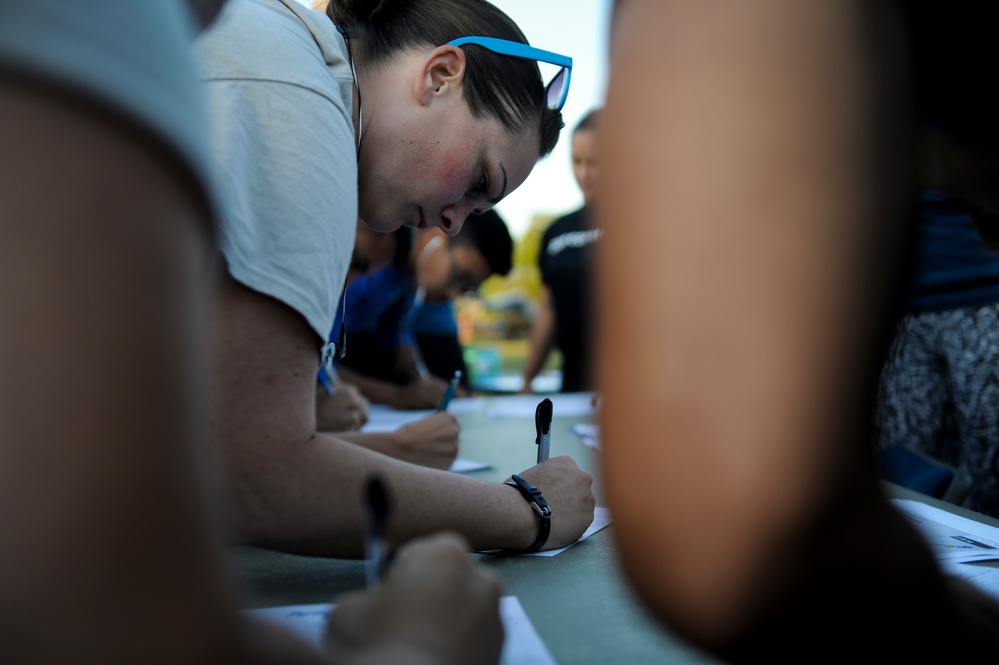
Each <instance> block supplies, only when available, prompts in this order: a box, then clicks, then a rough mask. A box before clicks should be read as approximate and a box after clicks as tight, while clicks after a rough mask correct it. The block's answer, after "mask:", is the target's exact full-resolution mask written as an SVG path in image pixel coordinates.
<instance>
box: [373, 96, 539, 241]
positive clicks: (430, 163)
mask: <svg viewBox="0 0 999 665" xmlns="http://www.w3.org/2000/svg"><path fill="white" fill-rule="evenodd" d="M451 93H452V94H449V95H443V96H441V97H440V98H434V99H433V100H432V103H429V104H400V105H398V106H396V107H394V108H392V109H391V110H390V112H391V115H387V113H388V112H389V110H388V109H382V110H381V111H380V113H381V114H382V117H380V118H379V119H378V126H377V128H376V127H375V126H374V125H372V127H371V129H370V131H368V132H366V133H365V136H364V139H363V141H362V144H361V158H360V161H359V164H358V181H359V188H360V193H359V205H360V213H359V214H360V217H361V218H362V219H363V220H364V223H365V224H367V225H368V226H369V227H371V228H372V229H375V230H377V231H382V232H388V231H392V230H394V229H397V228H399V227H400V226H412V227H416V228H421V229H422V228H428V227H432V226H439V227H440V228H441V229H442V230H443V231H444V232H445V233H447V234H448V235H454V234H456V233H457V232H458V230H459V229H460V228H461V225H462V223H463V222H464V221H465V218H466V217H467V216H468V215H469V214H470V213H471V212H472V211H473V210H480V211H481V210H486V209H488V208H491V207H493V206H494V205H495V204H496V203H497V202H498V201H499V200H500V199H502V198H503V197H505V196H506V195H507V194H509V193H510V192H512V191H513V190H514V189H516V188H517V187H519V186H520V185H521V183H523V182H524V180H526V179H527V176H528V175H529V174H530V172H531V170H532V169H533V168H534V165H535V164H536V163H537V161H538V145H539V139H538V135H537V130H536V129H532V131H530V132H523V133H521V134H518V135H514V134H511V133H509V132H508V131H507V130H506V129H505V128H504V127H503V125H502V124H501V123H500V121H499V120H496V119H494V118H490V117H486V118H476V117H474V116H473V115H472V112H471V110H469V108H468V105H467V104H466V103H465V101H464V98H463V97H462V95H461V94H460V87H458V88H454V89H452V91H451ZM455 93H457V94H455Z"/></svg>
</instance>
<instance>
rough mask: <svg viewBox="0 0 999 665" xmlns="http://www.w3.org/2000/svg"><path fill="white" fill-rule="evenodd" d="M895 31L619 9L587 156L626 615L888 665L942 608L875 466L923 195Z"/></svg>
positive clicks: (729, 647) (853, 20)
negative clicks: (898, 302)
mask: <svg viewBox="0 0 999 665" xmlns="http://www.w3.org/2000/svg"><path fill="white" fill-rule="evenodd" d="M883 10H884V3H860V2H838V1H837V2H809V3H799V2H795V1H794V0H771V1H767V2H755V3H752V4H751V5H749V4H740V3H730V2H725V1H724V0H721V1H713V0H709V1H706V2H696V3H689V2H645V1H641V0H639V1H629V2H621V3H619V4H618V7H617V15H616V20H617V25H616V28H615V30H614V34H613V49H612V55H611V64H612V75H611V83H610V88H609V91H608V96H607V100H608V101H607V106H606V110H605V115H604V116H603V118H602V119H601V130H600V132H601V134H600V141H601V144H600V149H599V152H600V154H601V157H602V160H603V163H602V173H601V175H602V176H603V177H602V179H601V188H602V191H601V195H600V197H599V199H598V200H599V202H600V208H599V211H598V212H599V214H600V215H601V217H602V222H601V225H602V226H603V227H605V228H608V229H615V231H614V232H613V233H608V234H607V235H606V236H605V237H604V240H603V242H602V247H601V252H602V254H601V257H600V279H599V281H598V284H599V304H600V308H601V309H600V319H599V320H600V336H601V338H602V339H605V340H608V341H609V340H613V344H611V343H609V342H605V343H603V344H602V345H601V348H606V349H612V352H608V353H606V354H603V355H602V356H601V357H600V359H599V361H600V366H599V372H600V386H601V391H602V392H603V394H604V402H603V411H602V415H603V419H602V422H603V426H604V427H603V432H604V437H605V446H604V456H603V464H604V473H605V476H604V480H605V483H606V485H605V487H606V489H607V492H608V499H609V503H610V506H611V509H612V510H613V512H614V515H615V528H616V529H617V533H618V539H619V543H620V547H621V552H622V558H623V561H624V564H625V567H626V570H627V571H628V574H629V576H630V577H631V578H632V580H633V581H634V582H635V587H636V589H637V590H638V592H639V593H640V594H642V596H643V598H644V599H645V600H646V601H647V602H648V603H649V605H650V606H651V607H652V608H653V609H654V610H655V611H656V613H657V614H658V615H659V616H660V617H661V618H663V619H664V620H665V621H667V622H668V623H669V625H670V626H671V627H672V628H673V629H675V630H677V631H679V633H680V634H681V635H684V636H686V637H687V638H689V639H692V640H694V641H695V642H697V643H698V644H701V645H703V646H707V647H708V648H711V649H715V650H718V651H722V652H725V653H728V654H729V655H734V654H738V653H740V650H742V653H743V654H745V653H749V654H750V655H752V654H754V653H755V655H757V656H762V655H766V654H768V653H769V655H770V656H771V657H774V656H775V654H780V653H781V650H782V649H785V650H786V649H790V648H791V647H792V646H793V644H794V642H793V641H791V642H788V641H785V643H784V644H783V645H782V644H781V643H780V642H779V636H780V634H781V633H780V629H781V628H782V627H783V628H784V629H785V630H788V631H789V632H791V633H792V634H793V632H794V631H800V633H799V634H798V635H797V637H798V638H800V639H801V641H802V642H804V643H808V641H807V640H805V639H804V637H803V636H804V635H806V634H807V635H809V636H810V637H816V638H817V639H820V638H825V639H827V640H828V641H829V642H830V643H835V644H837V645H840V646H838V647H837V648H847V646H852V647H855V646H856V645H857V644H859V643H860V641H861V640H862V639H863V638H864V637H865V636H869V635H870V634H871V633H872V631H878V630H880V631H881V633H880V634H879V637H878V638H877V639H880V640H881V644H880V645H879V646H880V647H882V648H884V646H885V639H886V636H888V635H892V634H895V635H896V636H897V635H898V633H892V631H891V630H888V629H887V625H888V623H890V622H891V621H896V620H897V617H899V616H910V617H911V616H916V615H917V611H916V610H912V613H911V614H905V612H904V611H903V612H901V613H897V612H896V611H897V610H904V609H905V606H906V603H907V602H908V601H909V600H919V599H922V600H920V601H919V602H913V603H911V605H912V607H916V606H917V605H918V607H919V608H920V609H925V608H926V607H932V606H933V602H934V601H935V600H938V599H939V598H940V595H939V592H940V585H941V580H940V577H939V575H938V574H937V573H935V571H934V568H935V566H934V565H933V563H932V561H931V560H930V559H929V557H928V554H927V553H926V551H925V549H924V548H922V547H921V546H920V545H919V539H918V538H917V537H916V536H915V534H914V533H913V532H912V531H911V529H908V528H907V526H906V525H905V524H901V523H900V520H899V518H898V516H897V515H895V514H894V513H893V511H891V510H890V509H889V507H888V505H887V503H886V502H885V501H884V499H883V498H882V497H881V496H880V494H879V489H878V487H877V484H876V480H875V473H874V469H873V465H872V463H871V459H870V454H869V448H868V435H869V422H868V414H869V405H870V404H871V401H870V400H871V398H872V396H873V392H872V390H871V388H872V387H873V386H874V385H875V380H876V377H877V370H878V367H879V361H880V352H881V349H882V348H883V347H882V342H883V341H884V340H885V339H887V331H888V330H889V323H890V316H891V313H892V312H893V309H892V304H893V301H892V300H891V296H892V287H893V285H894V283H895V282H896V280H897V278H898V277H897V275H898V274H899V257H900V255H901V251H902V247H904V245H905V243H904V237H905V236H904V229H903V224H902V221H903V215H902V214H901V212H902V210H901V207H900V205H899V202H905V201H907V200H908V196H907V195H908V193H909V189H908V184H909V180H908V175H909V171H908V167H907V165H906V164H905V162H904V161H894V160H893V159H891V157H893V156H899V155H902V156H904V154H905V146H906V145H907V143H906V142H907V140H908V133H907V124H906V115H905V113H904V112H902V110H900V109H901V107H900V106H898V105H895V106H892V105H891V104H890V103H888V102H890V101H891V100H888V99H886V97H891V96H892V95H895V100H896V101H897V100H899V99H901V98H902V97H901V93H900V91H899V90H896V89H894V88H893V87H892V86H893V82H901V81H904V75H902V74H901V73H900V72H901V69H900V68H899V69H897V70H893V71H894V75H893V76H882V75H883V74H884V73H885V72H886V71H888V70H889V69H890V68H891V67H892V66H894V65H899V60H898V58H897V56H892V53H898V52H899V51H898V49H897V48H896V47H897V45H898V33H897V31H893V30H892V29H891V24H890V23H887V22H886V20H885V19H886V15H885V14H884V13H883ZM879 49H883V50H882V51H880V52H879ZM893 49H896V50H894V51H893ZM893 57H894V58H895V59H894V60H893V59H892V58H893ZM882 96H883V97H882ZM851 594H855V595H856V596H857V597H858V598H877V599H878V601H877V602H874V605H875V606H877V610H870V609H869V608H870V607H871V604H870V603H865V601H864V600H859V601H858V602H853V601H852V598H851V596H850V595H851ZM879 602H883V603H884V604H882V605H879V604H878V603H879ZM843 607H848V608H849V609H848V610H847V611H846V614H845V615H844V616H839V615H838V614H837V613H839V612H840V610H841V609H842V608H843ZM888 607H891V610H890V611H889V610H888V609H887V608H888ZM834 608H835V609H834ZM888 617H891V618H888ZM865 621H866V625H865ZM833 626H837V628H836V629H833ZM834 630H835V635H833V634H832V632H833V631H834ZM844 640H846V641H844ZM889 640H890V638H889ZM814 643H819V642H814ZM822 643H823V644H824V643H825V642H822ZM823 648H824V647H823ZM754 649H761V650H762V651H755V652H754V651H753V650H754ZM787 655H788V654H787V653H786V652H785V653H784V656H787ZM777 659H778V660H780V658H779V657H778V658H777Z"/></svg>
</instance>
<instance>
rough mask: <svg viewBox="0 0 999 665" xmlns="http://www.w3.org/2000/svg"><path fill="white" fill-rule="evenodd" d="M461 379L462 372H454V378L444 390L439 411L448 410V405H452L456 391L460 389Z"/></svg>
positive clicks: (457, 370) (438, 406) (438, 407)
mask: <svg viewBox="0 0 999 665" xmlns="http://www.w3.org/2000/svg"><path fill="white" fill-rule="evenodd" d="M459 379H461V370H460V369H456V370H454V376H452V377H451V382H450V383H448V384H447V388H445V389H444V395H442V396H441V403H440V404H438V405H437V410H438V411H446V410H447V405H448V404H450V403H451V399H452V398H453V397H454V391H455V390H457V389H458V380H459Z"/></svg>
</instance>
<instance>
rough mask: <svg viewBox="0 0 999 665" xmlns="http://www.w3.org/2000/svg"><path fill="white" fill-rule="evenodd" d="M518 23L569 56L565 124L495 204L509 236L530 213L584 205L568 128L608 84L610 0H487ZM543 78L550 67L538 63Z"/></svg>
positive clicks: (519, 231)
mask: <svg viewBox="0 0 999 665" xmlns="http://www.w3.org/2000/svg"><path fill="white" fill-rule="evenodd" d="M491 1H492V3H493V4H494V5H496V6H497V7H499V8H500V9H502V10H503V11H504V12H506V14H507V15H508V16H509V17H510V18H512V19H513V20H514V22H516V23H517V25H519V26H520V29H521V30H523V32H524V35H525V36H526V37H527V41H528V42H530V44H531V45H532V46H536V47H538V48H542V49H545V50H546V51H555V52H556V53H561V54H563V55H568V56H570V57H571V58H572V80H571V81H570V84H569V97H568V99H566V102H565V106H564V107H563V108H562V117H563V119H564V120H565V129H563V130H562V136H561V137H560V138H559V142H558V145H557V146H556V147H555V150H554V151H553V152H552V154H551V155H549V156H548V157H547V158H545V159H544V160H543V161H541V162H540V163H539V164H538V165H537V167H535V169H534V171H533V172H532V173H531V175H530V176H529V177H528V178H527V180H526V181H525V182H524V184H523V185H521V186H520V188H518V189H517V190H516V191H514V192H513V193H512V194H510V195H509V196H507V197H506V198H505V199H504V200H503V201H501V202H500V203H499V204H498V205H497V206H496V211H497V212H499V214H500V216H502V217H503V219H505V220H506V222H507V224H508V225H509V227H510V232H511V233H512V234H513V235H514V237H523V234H524V232H525V231H526V230H527V228H528V227H529V225H530V222H531V218H532V217H533V216H534V215H535V214H563V213H566V212H571V211H572V210H575V209H576V208H579V207H580V206H581V205H583V196H582V194H580V192H579V187H577V186H576V181H575V179H573V176H572V158H571V154H570V150H569V145H570V142H571V141H570V135H571V133H572V128H573V127H575V126H576V123H577V122H579V121H580V120H581V119H582V117H583V116H584V115H586V113H587V112H589V111H590V110H591V109H593V108H596V107H598V106H601V105H602V104H603V100H604V95H605V93H606V87H607V38H608V31H609V26H610V7H611V2H610V0H491ZM541 71H542V75H543V76H545V78H546V80H547V78H548V76H550V75H551V74H552V73H554V72H553V71H552V70H548V69H545V65H542V70H541Z"/></svg>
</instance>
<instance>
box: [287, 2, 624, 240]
mask: <svg viewBox="0 0 999 665" xmlns="http://www.w3.org/2000/svg"><path fill="white" fill-rule="evenodd" d="M491 1H492V3H493V4H494V5H496V6H497V7H499V8H500V9H502V10H503V11H504V12H505V13H506V14H507V15H508V16H509V17H510V18H512V19H513V20H514V22H516V23H517V25H519V26H520V29H521V30H522V31H523V32H524V35H525V36H526V37H527V41H528V42H530V44H531V45H532V46H536V47H537V48H541V49H544V50H546V51H554V52H556V53H561V54H562V55H567V56H570V57H571V58H572V61H573V62H572V80H571V81H570V84H569V97H568V99H566V102H565V106H564V107H563V108H562V117H563V119H564V121H565V129H563V130H562V136H561V137H560V138H559V142H558V145H557V146H556V147H555V150H554V151H553V152H552V154H551V155H549V156H548V157H547V158H545V159H544V160H542V161H541V162H539V163H538V165H537V167H535V169H534V171H533V172H532V173H531V175H530V176H529V177H528V178H527V180H526V181H525V182H524V184H523V185H521V186H520V187H519V188H518V189H517V190H516V191H514V192H513V193H511V194H510V195H509V196H507V197H506V198H505V199H504V200H502V201H500V203H499V204H498V205H497V206H496V211H497V212H498V213H499V214H500V216H501V217H503V219H505V220H506V222H507V225H508V226H509V227H510V232H511V233H512V234H513V236H514V237H515V238H521V237H523V235H524V233H525V232H526V231H527V229H528V227H529V226H530V223H531V220H532V218H533V217H534V215H536V214H542V215H560V214H564V213H567V212H571V211H573V210H575V209H576V208H579V207H580V206H581V205H583V197H582V195H581V194H580V192H579V188H578V187H577V186H576V181H575V180H574V179H573V176H572V158H571V154H570V150H569V144H570V142H571V141H570V135H571V133H572V128H573V127H575V125H576V123H577V122H579V121H580V119H582V117H583V116H584V115H586V113H587V112H589V111H590V110H591V109H593V108H596V107H597V106H600V105H602V103H603V99H604V94H605V89H606V86H607V81H606V72H607V66H606V60H607V37H608V29H609V25H610V21H609V16H610V7H611V0H491ZM299 2H302V4H305V5H309V4H311V3H310V2H309V0H299ZM546 67H547V65H544V64H542V65H541V73H542V76H544V77H545V80H546V81H547V80H548V78H549V77H550V76H551V75H553V74H554V73H555V70H554V69H547V68H546Z"/></svg>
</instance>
